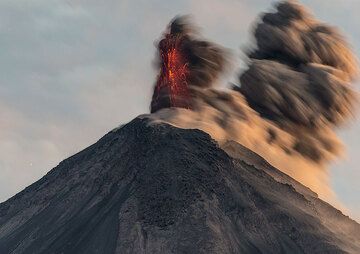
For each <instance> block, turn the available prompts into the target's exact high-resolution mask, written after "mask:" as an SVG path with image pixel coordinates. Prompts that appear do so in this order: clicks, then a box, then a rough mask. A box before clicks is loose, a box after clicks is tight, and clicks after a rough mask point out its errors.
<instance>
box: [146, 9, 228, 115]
mask: <svg viewBox="0 0 360 254" xmlns="http://www.w3.org/2000/svg"><path fill="white" fill-rule="evenodd" d="M158 52H159V56H158V59H157V62H158V63H157V67H158V69H159V70H160V74H159V76H158V80H157V83H156V84H155V88H154V94H153V98H152V102H151V107H150V110H151V112H156V111H157V110H159V109H161V108H167V107H180V108H191V102H190V97H191V95H190V91H189V89H190V88H191V87H202V88H206V87H210V86H211V85H212V84H213V82H214V80H216V79H217V78H218V77H219V75H220V74H221V73H222V72H224V71H225V67H226V65H227V62H228V61H227V59H228V57H227V53H226V51H225V49H223V48H221V47H220V46H218V45H216V44H214V43H212V42H209V41H206V40H203V39H201V38H200V37H199V36H198V33H197V29H196V28H195V27H194V26H193V25H192V24H191V23H190V17H189V16H179V17H176V18H175V19H174V20H173V21H172V22H171V23H170V24H169V26H168V28H167V31H166V32H165V33H164V35H163V38H162V39H161V40H160V42H159V43H158Z"/></svg>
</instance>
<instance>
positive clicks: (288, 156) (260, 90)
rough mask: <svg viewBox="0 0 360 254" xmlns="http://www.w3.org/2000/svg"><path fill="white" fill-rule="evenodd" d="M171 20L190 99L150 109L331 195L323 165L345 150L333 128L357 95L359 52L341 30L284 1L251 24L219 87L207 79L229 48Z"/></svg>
mask: <svg viewBox="0 0 360 254" xmlns="http://www.w3.org/2000/svg"><path fill="white" fill-rule="evenodd" d="M170 27H175V28H177V29H174V31H177V34H180V35H181V37H184V38H186V40H185V41H186V42H184V44H183V45H186V46H184V47H185V48H187V50H181V51H180V52H182V53H181V54H185V55H186V59H188V61H186V63H185V65H186V66H187V67H188V69H189V71H188V72H187V73H191V74H190V75H189V74H188V76H187V79H186V82H184V83H183V84H184V85H186V86H187V89H188V96H189V97H190V99H189V103H190V104H189V105H191V107H177V106H176V105H174V104H168V106H163V107H159V108H157V109H156V110H152V112H156V113H154V114H152V115H150V117H151V118H153V119H154V121H165V122H168V123H171V124H173V125H175V126H178V127H181V128H197V129H201V130H203V131H205V132H207V133H209V134H210V135H211V136H212V137H213V138H214V139H216V140H217V141H218V142H219V144H220V145H221V146H222V147H223V148H224V149H226V151H227V152H228V153H230V154H231V155H232V156H235V157H236V156H237V154H236V146H234V145H232V144H234V142H231V141H236V142H238V143H240V144H242V145H244V146H246V147H248V148H249V149H251V150H253V151H254V152H256V153H258V154H260V155H261V156H263V157H264V158H265V159H267V160H268V161H269V162H270V163H271V164H273V166H275V167H277V168H279V169H281V170H282V171H284V172H285V173H287V174H289V175H290V176H292V177H293V178H295V179H296V180H298V181H300V182H302V183H303V184H304V185H306V186H308V187H310V188H311V189H312V190H314V191H315V192H317V193H318V194H319V195H320V196H321V197H322V198H325V199H326V200H328V201H331V200H332V199H333V196H332V191H331V189H330V187H329V185H328V175H327V171H326V170H325V167H326V165H327V163H329V162H330V161H331V160H333V159H335V158H336V157H338V156H340V155H341V153H342V144H341V142H340V141H339V139H338V138H337V136H336V134H335V128H337V127H338V126H340V125H341V124H342V123H344V122H345V121H346V120H348V119H349V117H351V116H352V114H353V111H354V106H355V104H356V98H357V95H356V93H355V92H354V91H353V90H352V88H351V82H352V81H353V80H354V79H355V77H356V74H357V70H358V69H357V68H358V67H357V64H356V59H355V57H354V55H353V53H352V52H351V49H350V47H349V45H348V44H347V43H346V41H345V39H344V38H343V37H342V35H341V34H340V33H339V31H337V30H336V29H335V28H333V27H330V26H328V25H326V24H323V23H320V22H319V21H317V20H316V19H315V18H314V17H313V16H312V15H311V14H310V13H309V11H307V10H306V9H305V8H304V7H302V6H300V5H299V4H297V3H296V2H295V1H285V2H281V3H279V4H277V6H276V11H275V12H274V13H266V14H264V15H263V16H262V19H261V21H260V23H259V24H258V25H257V26H256V28H255V31H254V36H255V39H256V45H254V46H253V47H252V48H253V49H252V50H251V51H250V52H248V54H247V55H248V58H249V59H248V65H249V66H248V69H247V70H246V71H244V72H243V73H242V74H241V76H240V85H239V86H234V87H232V88H231V89H227V90H224V89H223V90H218V89H215V88H212V86H213V84H214V83H215V81H216V79H217V78H218V77H219V75H220V73H221V72H222V71H224V70H225V69H226V63H228V62H229V61H228V60H227V59H228V54H227V53H226V52H227V50H225V49H222V48H221V47H220V46H216V45H214V44H212V43H210V42H205V40H203V39H199V37H198V36H195V35H194V31H195V30H194V29H192V28H191V25H190V24H189V23H186V20H185V19H175V20H174V21H173V22H172V24H171V25H170ZM171 30H172V29H170V31H171ZM174 33H175V32H170V33H168V34H170V35H171V34H174ZM166 36H167V35H166ZM166 36H165V38H164V39H165V40H167V38H168V37H166ZM195 38H196V39H195ZM159 49H160V52H161V51H162V47H161V42H160V46H159ZM189 52H191V53H189ZM162 56H163V54H160V58H162V59H161V60H160V62H162V63H164V62H166V61H164V58H163V57H162ZM190 59H191V60H190ZM163 66H166V65H164V64H163ZM165 69H166V68H165ZM163 71H164V69H161V71H160V75H159V77H160V78H161V75H163V74H162V72H163ZM158 84H159V81H158V83H157V86H158ZM168 85H170V86H171V82H170V83H169V84H168ZM157 91H158V90H157V88H155V92H154V96H156V93H157ZM167 97H171V93H170V94H167ZM153 98H154V97H153ZM153 102H154V100H153ZM152 104H153V103H152ZM184 108H185V109H184ZM152 109H153V108H152ZM158 109H162V110H158ZM229 141H230V142H229ZM332 201H333V200H332Z"/></svg>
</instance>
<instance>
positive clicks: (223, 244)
mask: <svg viewBox="0 0 360 254" xmlns="http://www.w3.org/2000/svg"><path fill="white" fill-rule="evenodd" d="M236 146H237V147H236ZM234 147H235V148H236V151H237V152H236V156H235V155H234V156H232V152H231V149H230V148H232V149H233V148H234ZM226 151H227V152H226ZM359 252H360V225H359V224H358V223H356V222H355V221H354V220H351V219H350V218H349V217H347V216H344V215H343V214H342V213H341V212H340V211H339V210H337V209H335V208H333V207H332V206H330V205H329V204H327V203H325V202H324V201H322V200H320V199H319V198H318V197H317V195H316V194H315V193H314V192H312V191H311V190H310V189H308V188H306V187H305V186H303V185H301V184H300V183H298V182H296V181H295V180H293V179H292V178H290V177H289V176H287V175H285V174H284V173H282V172H280V171H279V170H277V169H276V168H274V167H272V166H271V165H269V164H268V163H267V162H266V161H265V160H264V159H262V158H261V157H260V156H258V155H257V154H255V153H253V152H251V151H249V150H247V149H246V148H245V147H242V146H241V145H239V144H237V143H233V144H227V145H225V146H224V147H223V148H221V147H219V145H218V144H217V143H216V142H215V141H214V140H212V139H211V137H210V136H209V135H208V134H206V133H205V132H202V131H200V130H195V129H180V128H176V127H174V126H171V125H168V124H165V123H161V122H158V123H154V122H153V121H151V120H150V119H149V118H147V117H146V116H142V117H138V118H136V119H134V120H133V121H131V122H130V123H128V124H126V125H124V126H122V127H119V128H117V129H114V130H113V131H111V132H109V133H108V134H107V135H105V136H104V137H103V138H101V139H100V140H99V141H98V142H97V143H95V144H94V145H92V146H90V147H88V148H86V149H85V150H83V151H81V152H80V153H78V154H76V155H74V156H72V157H70V158H68V159H66V160H64V161H63V162H61V163H60V164H59V165H58V166H57V167H55V168H54V169H52V170H51V171H50V172H49V173H48V174H47V175H46V176H44V177H43V178H42V179H40V180H39V181H37V182H35V183H34V184H32V185H31V186H29V187H27V188H26V189H25V190H23V191H22V192H20V193H19V194H17V195H15V196H14V197H12V198H10V199H9V200H7V201H6V202H4V203H2V204H0V253H2V254H5V253H23V254H25V253H26V254H31V253H37V254H40V253H42V254H51V253H66V254H67V253H88V254H92V253H101V254H113V253H359Z"/></svg>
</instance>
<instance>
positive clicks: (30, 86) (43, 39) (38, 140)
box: [0, 0, 360, 221]
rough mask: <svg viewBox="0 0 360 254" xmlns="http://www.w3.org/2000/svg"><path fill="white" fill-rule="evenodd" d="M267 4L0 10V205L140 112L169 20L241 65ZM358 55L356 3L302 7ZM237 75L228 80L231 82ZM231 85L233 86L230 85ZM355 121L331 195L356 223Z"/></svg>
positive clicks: (231, 0)
mask: <svg viewBox="0 0 360 254" xmlns="http://www.w3.org/2000/svg"><path fill="white" fill-rule="evenodd" d="M272 2H274V1H270V0H181V1H180V0H179V1H170V0H103V1H95V0H62V1H60V0H32V1H28V0H16V1H13V0H0V56H1V58H0V202H1V201H4V200H6V199H7V198H9V197H11V196H12V195H14V194H16V193H17V192H19V191H21V190H22V189H23V188H24V187H26V186H28V185H29V184H31V183H33V182H34V181H36V180H38V179H39V178H40V177H42V176H43V175H44V174H46V173H47V172H48V171H49V170H50V169H51V168H53V167H54V166H56V165H57V164H58V163H59V162H60V161H62V160H63V159H65V158H67V157H69V156H70V155H72V154H74V153H76V152H78V151H80V150H82V149H84V148H85V147H87V146H88V145H90V144H92V143H94V142H96V141H97V140H98V139H99V138H100V137H102V136H103V135H104V134H106V132H108V131H109V130H111V129H112V128H114V127H116V126H118V125H120V124H122V123H126V122H128V121H129V120H131V119H132V118H135V117H136V116H137V115H139V114H142V113H147V112H148V105H149V102H150V98H151V90H152V86H153V83H154V80H155V75H156V73H155V72H154V70H153V68H152V61H153V59H154V55H155V47H154V41H155V40H156V39H157V38H159V36H160V34H161V33H162V31H163V30H164V28H165V27H166V25H167V23H168V22H169V21H170V20H171V19H172V18H173V17H174V16H175V15H177V14H193V15H194V17H195V21H196V23H197V24H198V25H199V26H200V27H202V32H203V34H204V36H205V37H207V38H209V39H211V40H213V41H215V42H217V43H220V44H222V45H223V46H225V47H228V48H230V49H232V50H233V51H234V54H235V55H238V56H240V55H241V50H240V49H241V48H244V47H246V46H247V43H250V39H251V37H250V30H251V27H252V26H253V24H254V21H255V20H256V17H257V15H258V14H259V13H260V12H262V11H265V10H268V9H269V8H270V7H271V3H272ZM301 2H302V3H304V4H306V5H307V6H308V7H310V8H311V9H313V11H314V13H315V14H316V16H317V17H318V18H319V19H321V20H323V21H326V22H328V23H330V24H333V25H336V26H338V27H340V28H341V29H342V30H343V31H344V33H345V34H346V35H347V37H348V38H349V40H350V41H351V43H352V45H353V48H354V51H355V52H356V53H357V54H358V55H359V54H360V30H359V29H358V26H359V24H360V15H358V10H360V0H303V1H301ZM234 75H235V74H234ZM229 79H231V77H229ZM359 132H360V121H359V120H358V121H354V122H353V123H351V124H349V126H347V127H346V128H345V129H343V130H342V131H341V133H340V134H341V137H343V138H344V141H345V143H346V145H347V152H348V153H347V158H346V160H343V161H338V162H337V163H336V165H335V164H334V165H333V166H332V167H331V170H330V174H331V180H332V185H333V188H334V189H335V192H336V194H337V196H338V198H339V200H340V201H341V202H342V203H343V204H344V205H345V206H346V207H347V208H348V209H349V211H348V213H349V214H351V215H352V217H356V218H357V219H358V221H359V219H360V195H359V194H360V185H359V184H358V182H357V181H358V180H359V179H360V171H359V170H358V164H359V163H360V156H359V155H360V154H359V151H360V136H359V135H358V133H359Z"/></svg>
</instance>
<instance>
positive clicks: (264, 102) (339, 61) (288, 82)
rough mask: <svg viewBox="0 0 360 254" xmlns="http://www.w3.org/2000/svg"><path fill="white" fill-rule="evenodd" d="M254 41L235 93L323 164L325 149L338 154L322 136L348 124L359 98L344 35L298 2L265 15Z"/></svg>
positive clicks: (352, 58) (349, 50)
mask: <svg viewBox="0 0 360 254" xmlns="http://www.w3.org/2000/svg"><path fill="white" fill-rule="evenodd" d="M254 36H255V39H256V42H257V48H256V49H255V50H253V51H252V52H249V53H248V56H249V59H250V61H249V69H248V70H247V71H245V72H244V73H243V74H242V75H241V76H240V82H241V87H238V88H236V90H238V91H240V92H241V93H242V94H243V95H244V96H245V98H246V100H247V102H248V103H249V105H250V106H251V107H252V108H253V109H254V110H256V111H257V112H259V114H260V115H261V116H262V117H264V118H267V119H269V120H271V121H273V122H275V123H276V124H277V125H279V126H280V127H281V128H284V129H289V130H290V131H291V129H293V131H294V134H295V136H297V137H298V143H297V144H295V146H294V148H295V150H297V151H298V152H300V153H301V154H303V155H304V156H306V157H308V158H310V159H312V160H315V161H317V162H321V161H322V160H323V159H324V157H325V156H324V154H323V152H322V150H327V151H329V152H331V153H337V151H338V150H339V149H337V148H336V146H337V144H334V143H333V142H332V141H331V140H329V139H328V138H327V137H326V135H322V132H323V130H324V129H328V128H333V127H338V126H340V125H341V124H342V123H344V122H345V121H346V120H348V119H349V117H351V116H352V113H353V111H354V105H355V103H356V99H357V94H356V93H355V92H354V90H353V89H352V88H351V84H350V83H351V82H352V81H353V80H354V78H355V77H356V75H357V70H358V66H357V62H356V59H355V57H354V55H353V53H352V51H351V49H350V47H349V45H348V44H347V42H346V41H345V39H344V38H343V36H342V35H341V34H340V32H339V31H338V30H337V29H336V28H334V27H330V26H328V25H326V24H323V23H320V22H319V21H317V20H316V19H315V18H314V17H313V16H312V15H311V14H310V13H309V12H308V11H307V10H306V9H305V8H304V7H302V6H301V5H299V4H297V3H296V2H295V1H285V2H281V3H279V4H278V5H277V6H276V12H275V13H266V14H264V15H263V17H262V21H261V23H260V24H258V25H257V27H256V29H255V32H254ZM299 127H301V128H303V129H304V130H305V131H302V132H301V133H298V131H299ZM335 155H338V154H335Z"/></svg>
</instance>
